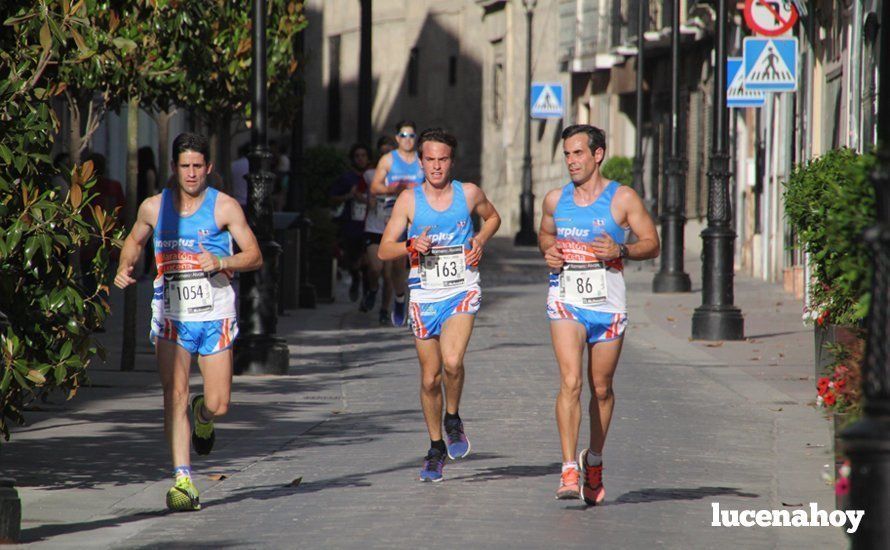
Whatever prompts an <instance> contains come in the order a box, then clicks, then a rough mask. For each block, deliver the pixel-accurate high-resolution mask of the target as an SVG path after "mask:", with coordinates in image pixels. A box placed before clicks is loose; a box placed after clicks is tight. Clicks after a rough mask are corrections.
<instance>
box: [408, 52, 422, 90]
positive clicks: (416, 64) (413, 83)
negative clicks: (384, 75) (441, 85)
mask: <svg viewBox="0 0 890 550" xmlns="http://www.w3.org/2000/svg"><path fill="white" fill-rule="evenodd" d="M419 56H420V52H419V51H418V49H417V48H411V56H410V57H409V58H408V95H409V96H411V97H415V96H417V89H418V87H419V84H420V82H419V80H420V75H419V71H420V60H419V59H418V58H419Z"/></svg>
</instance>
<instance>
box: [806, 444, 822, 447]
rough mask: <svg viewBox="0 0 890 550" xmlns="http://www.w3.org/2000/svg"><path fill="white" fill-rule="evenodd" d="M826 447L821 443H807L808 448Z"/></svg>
mask: <svg viewBox="0 0 890 550" xmlns="http://www.w3.org/2000/svg"><path fill="white" fill-rule="evenodd" d="M824 446H825V445H822V444H819V443H807V447H824Z"/></svg>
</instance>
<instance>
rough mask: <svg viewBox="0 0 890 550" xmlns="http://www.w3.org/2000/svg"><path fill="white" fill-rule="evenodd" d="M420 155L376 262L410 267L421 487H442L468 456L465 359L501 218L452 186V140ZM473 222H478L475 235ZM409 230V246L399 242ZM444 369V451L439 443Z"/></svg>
mask: <svg viewBox="0 0 890 550" xmlns="http://www.w3.org/2000/svg"><path fill="white" fill-rule="evenodd" d="M418 148H419V151H420V158H421V162H422V164H423V171H424V174H425V179H424V181H423V183H422V184H421V185H418V186H415V187H414V188H413V189H412V190H410V191H408V192H405V193H402V194H401V195H399V198H398V200H396V204H395V206H394V207H393V211H392V217H391V218H390V220H389V223H388V224H387V225H386V229H385V230H384V232H383V239H382V242H381V243H380V250H379V251H378V254H379V256H380V258H381V259H382V260H395V259H402V258H404V257H405V256H408V257H410V260H411V273H410V274H409V276H408V286H409V288H410V289H411V301H410V304H409V314H410V318H411V329H412V330H413V331H414V344H415V347H416V349H417V358H418V359H419V361H420V402H421V405H422V407H423V416H424V419H425V420H426V425H427V429H428V431H429V436H430V449H429V451H428V452H427V455H426V458H425V459H424V462H423V467H422V468H421V471H420V479H421V480H422V481H441V480H442V470H443V468H444V465H445V457H446V456H449V457H451V458H452V459H457V458H463V457H465V456H467V454H468V453H469V452H470V442H469V440H468V439H467V436H466V434H465V432H464V427H463V422H462V421H461V419H460V415H459V414H458V407H459V405H460V397H461V391H462V390H463V385H464V354H465V353H466V351H467V345H468V344H469V342H470V335H471V334H472V331H473V322H474V320H475V315H476V312H477V311H479V305H480V304H481V301H482V291H481V289H480V287H479V260H480V259H481V258H482V250H483V247H484V246H485V243H487V242H488V240H489V239H490V238H491V237H492V236H493V235H494V234H495V232H496V231H497V230H498V227H499V226H500V225H501V218H500V216H498V213H497V210H495V207H494V205H492V204H491V202H489V200H488V197H486V196H485V193H484V192H483V191H482V189H480V188H479V187H478V186H476V185H474V184H472V183H462V182H459V181H457V180H453V179H451V166H452V161H453V159H454V153H455V150H456V148H457V140H456V139H455V138H454V136H452V135H450V134H448V133H446V132H444V131H443V130H441V129H439V128H433V129H430V130H426V131H424V132H423V133H422V134H421V135H420V140H419V143H418ZM473 214H476V215H478V216H479V217H480V218H481V219H482V220H483V222H482V227H481V228H480V229H479V232H478V233H475V234H474V233H473V220H472V218H471V216H472V215H473ZM406 229H407V230H408V240H407V241H402V240H401V238H402V235H404V233H405V230H406ZM443 368H444V371H445V377H444V378H445V418H444V427H445V436H446V438H447V445H446V442H445V441H443V439H442V426H443V418H442V371H443Z"/></svg>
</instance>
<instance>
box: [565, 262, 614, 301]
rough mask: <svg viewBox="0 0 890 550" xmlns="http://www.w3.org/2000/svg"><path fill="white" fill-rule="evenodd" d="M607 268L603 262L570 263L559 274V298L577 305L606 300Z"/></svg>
mask: <svg viewBox="0 0 890 550" xmlns="http://www.w3.org/2000/svg"><path fill="white" fill-rule="evenodd" d="M606 297H607V294H606V269H605V265H604V264H603V263H602V262H594V263H585V264H580V263H579V264H576V263H568V264H565V266H563V268H562V272H561V273H560V275H559V299H560V301H563V302H565V303H567V304H572V305H576V306H595V305H599V304H602V303H604V302H605V301H606Z"/></svg>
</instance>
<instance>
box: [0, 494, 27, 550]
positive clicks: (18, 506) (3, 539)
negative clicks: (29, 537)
mask: <svg viewBox="0 0 890 550" xmlns="http://www.w3.org/2000/svg"><path fill="white" fill-rule="evenodd" d="M21 524H22V501H21V500H19V493H18V491H16V490H15V486H14V485H13V481H12V480H11V479H0V544H9V543H16V542H18V541H19V535H20V534H21V529H22V527H21Z"/></svg>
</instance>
